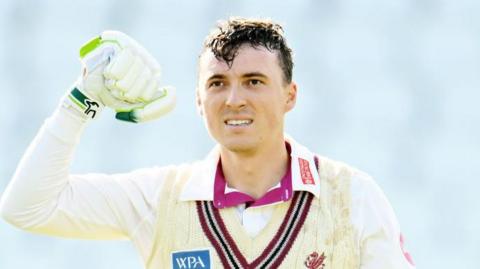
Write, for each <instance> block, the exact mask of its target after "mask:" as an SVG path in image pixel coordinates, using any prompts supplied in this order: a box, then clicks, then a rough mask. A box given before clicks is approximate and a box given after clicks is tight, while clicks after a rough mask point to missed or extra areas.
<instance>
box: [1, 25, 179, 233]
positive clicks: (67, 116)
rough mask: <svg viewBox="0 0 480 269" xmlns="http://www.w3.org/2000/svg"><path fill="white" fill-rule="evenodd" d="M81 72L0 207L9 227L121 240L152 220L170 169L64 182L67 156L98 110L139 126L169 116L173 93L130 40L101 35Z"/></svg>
mask: <svg viewBox="0 0 480 269" xmlns="http://www.w3.org/2000/svg"><path fill="white" fill-rule="evenodd" d="M80 57H81V60H82V63H83V64H84V68H83V73H82V75H81V76H80V78H79V79H78V80H77V81H76V82H75V84H74V85H73V87H72V90H71V91H69V93H67V95H66V96H65V97H64V98H63V99H62V100H61V102H60V105H59V106H58V108H57V109H56V110H55V112H54V113H53V115H52V116H51V117H50V118H48V119H47V120H46V122H45V123H44V124H43V126H42V127H41V129H40V131H39V132H38V134H37V135H36V137H35V139H34V140H33V141H32V143H31V144H30V146H29V147H28V149H27V151H26V153H25V154H24V156H23V158H22V160H21V161H20V163H19V165H18V167H17V170H16V172H15V174H14V176H13V178H12V180H11V182H10V183H9V185H8V187H7V189H6V191H5V192H4V194H3V196H2V200H1V202H0V211H1V214H2V216H3V218H4V219H5V220H7V221H8V222H9V223H11V224H13V225H15V226H17V227H19V228H22V229H26V230H29V231H33V232H39V233H46V234H50V235H58V236H68V237H77V238H96V239H112V238H125V237H127V236H129V233H132V232H134V231H135V230H136V228H137V227H138V225H140V224H141V222H142V221H143V220H144V219H146V218H150V217H153V215H154V208H155V204H154V203H155V198H156V190H158V189H159V187H160V186H161V184H162V182H163V178H164V177H165V175H166V173H167V172H168V170H169V168H152V169H144V170H137V171H133V172H131V173H126V174H116V175H104V174H87V175H71V174H70V165H71V162H72V158H73V155H74V151H75V148H76V145H77V144H78V141H79V139H80V137H81V134H82V132H83V129H84V128H85V126H86V125H88V122H89V121H90V120H91V119H92V118H95V117H97V116H98V115H99V113H100V111H101V110H102V109H103V107H104V106H108V107H110V108H113V109H114V110H115V111H116V112H117V118H118V119H122V120H127V121H131V122H143V121H147V120H152V119H155V118H158V117H159V116H161V115H163V114H165V113H167V112H168V111H170V110H171V108H172V107H173V104H174V101H175V99H174V92H173V91H172V90H169V89H160V88H159V87H158V79H159V67H158V64H157V63H156V61H155V59H154V58H153V57H152V56H151V55H150V54H148V52H147V51H146V50H145V49H144V48H143V47H141V46H140V45H139V44H138V43H137V42H135V41H134V40H133V39H131V38H130V37H128V36H126V35H125V34H123V33H119V32H112V31H108V32H104V33H103V34H102V35H101V36H100V37H98V38H96V39H94V40H92V41H91V42H89V43H88V44H86V45H85V46H84V47H82V49H81V51H80Z"/></svg>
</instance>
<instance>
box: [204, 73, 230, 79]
mask: <svg viewBox="0 0 480 269" xmlns="http://www.w3.org/2000/svg"><path fill="white" fill-rule="evenodd" d="M226 77H227V76H225V75H222V74H213V75H211V76H210V77H209V78H208V79H207V81H210V80H214V79H225V78H226Z"/></svg>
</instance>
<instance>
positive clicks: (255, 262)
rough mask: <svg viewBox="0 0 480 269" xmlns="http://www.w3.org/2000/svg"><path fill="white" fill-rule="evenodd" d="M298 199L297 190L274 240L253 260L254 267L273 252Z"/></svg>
mask: <svg viewBox="0 0 480 269" xmlns="http://www.w3.org/2000/svg"><path fill="white" fill-rule="evenodd" d="M298 199H299V195H298V192H295V194H294V196H293V199H292V203H291V204H290V207H289V208H288V211H287V214H286V215H285V217H284V219H283V221H282V224H280V227H279V228H278V230H277V233H275V235H274V236H273V238H272V240H270V243H269V244H268V245H267V247H266V248H265V250H263V252H262V254H260V256H259V257H258V258H256V259H255V260H254V261H253V262H252V264H251V265H252V268H255V267H257V266H258V265H259V264H260V263H261V262H262V261H264V260H265V259H266V258H267V257H268V255H269V254H270V252H272V249H273V248H274V247H275V245H276V244H277V242H278V240H279V239H280V237H281V236H282V234H283V233H284V231H285V228H286V226H287V224H288V220H289V219H290V216H291V215H292V212H293V210H294V208H295V205H296V204H297V203H298Z"/></svg>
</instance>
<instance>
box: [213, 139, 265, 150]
mask: <svg viewBox="0 0 480 269" xmlns="http://www.w3.org/2000/svg"><path fill="white" fill-rule="evenodd" d="M220 144H221V145H222V146H223V147H224V148H226V149H228V150H229V151H232V152H249V151H252V150H255V149H256V148H258V143H256V142H254V141H247V140H243V139H242V140H241V141H239V140H236V139H235V140H234V141H223V143H220Z"/></svg>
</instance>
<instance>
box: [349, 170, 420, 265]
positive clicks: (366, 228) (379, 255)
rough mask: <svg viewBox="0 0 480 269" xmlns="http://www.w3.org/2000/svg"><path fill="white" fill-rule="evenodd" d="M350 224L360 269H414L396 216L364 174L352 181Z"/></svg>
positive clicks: (374, 184) (375, 185) (377, 188)
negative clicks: (357, 249) (354, 236)
mask: <svg viewBox="0 0 480 269" xmlns="http://www.w3.org/2000/svg"><path fill="white" fill-rule="evenodd" d="M351 191H352V211H351V212H352V223H353V225H354V227H355V228H356V232H357V237H358V244H359V248H360V259H361V265H360V268H361V269H378V268H389V269H413V268H415V266H414V263H413V261H412V258H411V256H410V254H409V253H408V252H407V251H406V250H405V249H404V247H403V243H404V241H403V236H402V234H401V231H400V226H399V224H398V221H397V218H396V216H395V213H394V211H393V209H392V207H391V205H390V203H389V202H388V200H387V198H386V197H385V195H384V193H383V192H382V190H381V189H380V187H379V186H378V185H377V184H376V183H375V182H374V180H373V179H372V178H371V177H369V176H368V175H366V174H362V173H359V174H357V175H355V176H354V177H353V179H352V185H351Z"/></svg>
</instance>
